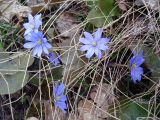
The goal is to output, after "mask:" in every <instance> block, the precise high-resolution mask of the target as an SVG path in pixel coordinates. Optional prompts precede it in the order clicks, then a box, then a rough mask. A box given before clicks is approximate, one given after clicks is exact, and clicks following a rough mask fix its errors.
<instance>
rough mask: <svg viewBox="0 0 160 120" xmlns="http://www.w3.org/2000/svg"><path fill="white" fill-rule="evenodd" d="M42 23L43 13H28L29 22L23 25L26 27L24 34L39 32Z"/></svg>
mask: <svg viewBox="0 0 160 120" xmlns="http://www.w3.org/2000/svg"><path fill="white" fill-rule="evenodd" d="M41 25H42V19H41V14H38V15H35V16H34V17H33V16H32V15H31V14H28V23H24V24H23V26H24V28H25V29H26V31H25V33H24V35H27V34H29V33H30V32H32V31H34V32H37V31H38V29H39V27H40V26H41Z"/></svg>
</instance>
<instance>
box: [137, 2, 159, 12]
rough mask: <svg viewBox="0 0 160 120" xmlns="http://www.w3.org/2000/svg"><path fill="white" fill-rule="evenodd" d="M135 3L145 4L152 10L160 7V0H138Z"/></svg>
mask: <svg viewBox="0 0 160 120" xmlns="http://www.w3.org/2000/svg"><path fill="white" fill-rule="evenodd" d="M135 4H136V5H137V6H142V5H145V6H146V7H149V8H150V9H152V10H158V9H159V0H136V1H135Z"/></svg>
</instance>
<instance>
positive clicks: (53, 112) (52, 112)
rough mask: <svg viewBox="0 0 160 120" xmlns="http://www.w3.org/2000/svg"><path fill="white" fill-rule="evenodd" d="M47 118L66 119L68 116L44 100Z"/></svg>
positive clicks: (49, 119) (50, 119) (46, 119)
mask: <svg viewBox="0 0 160 120" xmlns="http://www.w3.org/2000/svg"><path fill="white" fill-rule="evenodd" d="M44 107H45V120H66V118H67V116H66V114H65V113H63V112H62V111H61V110H59V109H55V107H53V106H52V104H51V103H50V102H49V101H45V102H44Z"/></svg>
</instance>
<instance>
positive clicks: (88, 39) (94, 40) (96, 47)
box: [80, 28, 109, 59]
mask: <svg viewBox="0 0 160 120" xmlns="http://www.w3.org/2000/svg"><path fill="white" fill-rule="evenodd" d="M102 32H103V29H101V28H98V29H97V31H96V32H95V33H94V35H93V36H92V35H91V34H90V33H89V32H84V36H85V38H83V37H82V38H80V42H82V43H83V44H85V45H83V46H82V47H81V48H80V50H81V51H87V53H86V57H87V58H91V57H92V56H93V54H94V53H95V54H96V56H97V58H98V59H101V58H102V53H101V50H103V51H106V50H108V49H109V48H108V46H107V45H106V44H107V43H108V42H109V39H108V38H101V36H102Z"/></svg>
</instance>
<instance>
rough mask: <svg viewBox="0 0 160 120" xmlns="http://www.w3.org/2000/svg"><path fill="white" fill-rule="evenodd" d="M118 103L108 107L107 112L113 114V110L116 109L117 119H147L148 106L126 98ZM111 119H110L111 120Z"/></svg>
mask: <svg viewBox="0 0 160 120" xmlns="http://www.w3.org/2000/svg"><path fill="white" fill-rule="evenodd" d="M119 101H120V102H118V103H116V104H115V107H114V105H111V106H110V107H109V112H110V113H111V114H114V112H115V111H114V110H115V109H114V108H116V111H117V112H116V114H117V117H118V118H119V119H120V120H136V119H137V118H138V117H147V115H148V111H147V107H148V104H141V103H138V102H133V101H131V100H130V99H128V98H123V99H122V97H121V99H119ZM112 119H113V118H110V120H112Z"/></svg>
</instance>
